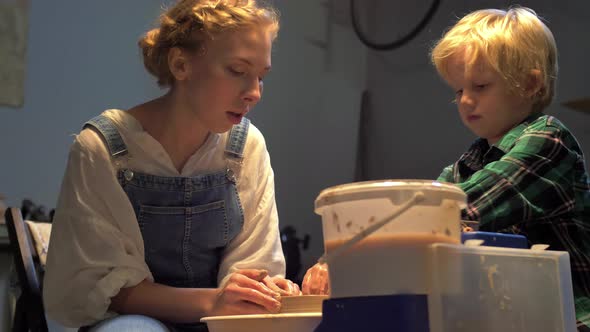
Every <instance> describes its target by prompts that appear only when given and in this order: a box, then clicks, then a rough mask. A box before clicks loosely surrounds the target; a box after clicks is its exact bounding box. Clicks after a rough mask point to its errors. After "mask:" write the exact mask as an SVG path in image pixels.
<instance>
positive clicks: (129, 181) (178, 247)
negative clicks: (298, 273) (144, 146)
mask: <svg viewBox="0 0 590 332" xmlns="http://www.w3.org/2000/svg"><path fill="white" fill-rule="evenodd" d="M249 124H250V121H249V120H248V119H246V118H243V120H242V122H241V123H240V124H238V125H236V126H234V127H233V128H232V129H231V131H230V133H229V138H228V140H227V144H226V147H225V153H224V156H225V160H226V165H227V167H226V169H223V170H220V171H218V172H215V173H209V174H201V175H195V176H191V177H165V176H155V175H151V174H144V173H141V172H138V171H135V170H132V169H129V168H126V165H125V163H122V162H121V161H122V160H123V159H122V158H133V156H130V155H129V153H128V151H127V147H126V145H125V142H124V141H123V139H122V138H121V135H120V134H119V132H118V130H117V128H116V127H115V125H114V124H113V123H112V122H111V120H110V119H108V118H107V117H104V116H102V115H100V116H97V117H95V118H93V119H92V120H90V121H88V122H87V123H86V124H85V127H88V126H90V127H91V128H92V129H94V130H97V131H98V132H99V133H100V134H101V135H102V136H103V138H104V140H105V142H106V144H107V146H108V150H109V153H110V154H111V156H112V158H113V160H114V161H115V164H116V165H117V168H118V169H117V178H118V180H119V183H120V184H121V187H122V188H123V190H124V191H125V193H126V194H127V196H128V197H129V201H130V202H131V204H132V205H133V209H134V211H135V215H136V217H137V222H138V223H139V229H140V230H141V235H142V237H143V241H144V247H145V261H146V263H147V265H148V267H149V268H150V271H151V273H152V275H153V276H154V281H155V282H157V283H160V284H164V285H169V286H173V287H183V288H186V287H190V288H215V287H217V274H218V272H219V265H220V261H221V255H222V252H223V249H224V248H225V247H226V246H227V244H228V243H229V241H231V240H232V239H233V238H234V237H235V236H236V235H237V234H238V233H239V232H240V231H241V230H242V226H243V224H244V213H243V210H242V206H241V203H240V198H239V196H238V191H237V187H236V175H237V174H239V168H240V166H241V163H242V160H243V151H244V145H245V142H246V137H247V135H248V127H249ZM139 317H141V316H139ZM164 324H165V325H166V326H167V327H168V328H170V329H171V330H172V331H196V330H206V328H204V329H203V327H204V325H203V324H200V323H197V324H170V323H166V322H164ZM100 331H102V330H100Z"/></svg>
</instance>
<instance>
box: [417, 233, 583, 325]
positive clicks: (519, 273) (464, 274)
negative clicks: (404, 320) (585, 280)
mask: <svg viewBox="0 0 590 332" xmlns="http://www.w3.org/2000/svg"><path fill="white" fill-rule="evenodd" d="M431 248H432V260H431V270H430V272H429V274H430V276H431V280H430V288H431V289H430V293H429V294H428V311H429V320H430V331H431V332H472V331H478V332H499V331H502V332H526V331H534V332H575V331H576V326H575V325H576V324H575V310H574V298H573V290H572V281H571V272H570V261H569V254H568V253H567V252H564V251H543V250H541V251H538V250H530V249H512V248H497V247H487V246H481V247H467V246H462V245H448V244H434V245H432V246H431ZM458 278H460V279H461V282H460V283H459V285H457V283H456V280H457V279H458ZM457 286H459V287H457Z"/></svg>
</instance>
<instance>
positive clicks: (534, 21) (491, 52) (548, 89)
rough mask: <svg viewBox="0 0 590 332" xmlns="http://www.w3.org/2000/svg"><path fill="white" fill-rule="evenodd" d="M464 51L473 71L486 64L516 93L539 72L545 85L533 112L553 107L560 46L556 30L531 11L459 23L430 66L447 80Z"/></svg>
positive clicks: (482, 14) (482, 13) (494, 12)
mask: <svg viewBox="0 0 590 332" xmlns="http://www.w3.org/2000/svg"><path fill="white" fill-rule="evenodd" d="M463 51H467V52H466V53H465V54H466V55H467V57H468V58H467V59H466V62H467V65H468V66H470V65H473V64H474V63H475V62H476V61H477V60H478V59H480V58H483V59H484V60H486V61H487V62H488V63H489V64H490V65H491V66H492V68H494V69H495V70H496V71H497V72H498V73H499V74H500V75H501V76H502V77H503V78H504V80H505V81H506V82H507V83H508V86H509V87H510V89H511V91H512V92H514V91H516V92H519V93H521V94H522V93H523V92H524V89H525V86H526V82H527V79H528V78H529V74H530V73H531V71H532V70H534V69H537V70H539V71H540V74H541V75H540V79H541V83H542V84H541V90H540V91H539V93H538V94H537V95H535V98H536V100H535V104H534V106H533V108H534V109H535V110H537V111H540V110H542V109H544V108H545V107H546V106H547V105H549V104H550V103H551V100H552V99H553V97H554V94H555V83H556V79H557V70H558V66H557V46H556V44H555V39H554V38H553V34H552V33H551V30H549V28H548V27H547V26H546V25H545V24H544V23H543V22H542V21H541V19H540V18H539V17H538V16H537V14H536V13H535V11H533V10H532V9H529V8H526V7H512V8H510V9H508V10H507V11H504V10H498V9H484V10H478V11H475V12H472V13H470V14H468V15H466V16H465V17H463V18H462V19H461V20H459V21H458V22H457V23H456V24H455V25H454V26H453V27H452V28H451V29H450V30H448V31H447V32H446V33H445V34H444V35H443V37H442V38H441V39H440V40H439V41H438V42H437V43H436V44H435V46H434V48H433V49H432V52H431V60H432V62H433V63H434V65H435V67H436V70H437V71H438V72H439V74H440V75H441V76H442V77H443V78H445V79H448V72H447V65H448V61H449V58H450V57H451V56H452V55H454V54H456V53H458V52H463Z"/></svg>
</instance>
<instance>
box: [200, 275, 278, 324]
mask: <svg viewBox="0 0 590 332" xmlns="http://www.w3.org/2000/svg"><path fill="white" fill-rule="evenodd" d="M266 278H268V272H267V271H266V270H255V269H247V270H239V271H237V272H235V273H233V274H232V275H231V277H230V278H229V280H228V281H227V283H226V284H225V286H224V287H223V288H222V289H220V291H219V294H218V296H217V298H216V299H215V300H214V303H213V307H212V309H211V315H212V316H221V315H245V314H268V313H278V312H279V311H280V310H281V301H280V299H281V294H280V293H279V292H278V291H273V290H272V289H270V288H269V287H268V286H267V285H266V284H265V282H264V280H265V279H266Z"/></svg>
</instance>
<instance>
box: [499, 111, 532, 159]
mask: <svg viewBox="0 0 590 332" xmlns="http://www.w3.org/2000/svg"><path fill="white" fill-rule="evenodd" d="M541 116H543V113H542V112H535V113H533V114H531V115H529V116H528V117H526V119H524V120H523V121H522V122H521V123H519V124H518V125H517V126H515V127H514V128H512V129H510V130H509V131H508V132H507V133H506V134H505V135H504V136H503V137H502V138H501V139H500V140H499V141H498V142H496V143H495V144H494V145H493V146H494V147H496V148H498V149H500V150H502V152H504V153H506V152H508V150H510V149H511V148H512V146H513V145H514V141H516V139H517V138H519V137H520V136H521V135H522V132H523V131H524V129H525V128H526V127H527V126H528V125H529V124H530V123H531V122H533V121H535V120H536V119H538V118H539V117H541Z"/></svg>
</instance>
